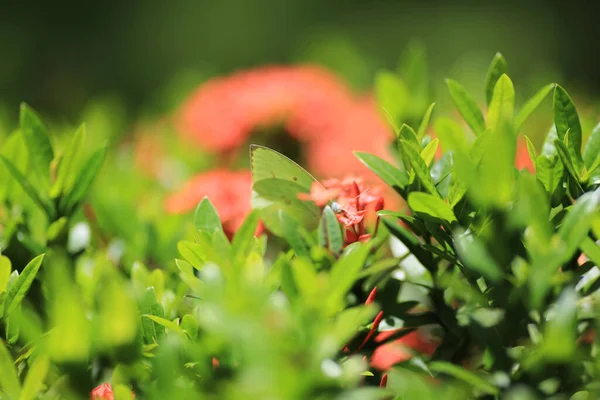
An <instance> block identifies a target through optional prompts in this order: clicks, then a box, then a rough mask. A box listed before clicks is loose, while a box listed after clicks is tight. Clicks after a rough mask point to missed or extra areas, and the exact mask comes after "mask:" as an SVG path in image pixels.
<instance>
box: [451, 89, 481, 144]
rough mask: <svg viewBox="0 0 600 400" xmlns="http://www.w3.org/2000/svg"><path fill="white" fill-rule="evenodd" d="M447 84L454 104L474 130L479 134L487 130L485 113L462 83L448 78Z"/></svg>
mask: <svg viewBox="0 0 600 400" xmlns="http://www.w3.org/2000/svg"><path fill="white" fill-rule="evenodd" d="M446 84H447V85H448V90H449V91H450V96H452V101H453V102H454V105H455V106H456V108H457V109H458V111H460V113H461V115H462V116H463V118H464V119H465V121H466V122H467V124H468V125H469V126H470V127H471V129H472V130H473V132H474V133H475V134H477V135H479V134H481V133H483V131H484V130H485V120H484V119H483V114H482V113H481V110H480V109H479V106H478V105H477V103H476V102H475V100H473V98H472V97H471V96H470V95H469V93H468V92H467V91H466V90H465V88H464V87H463V86H462V85H461V84H460V83H458V82H456V81H453V80H452V79H446Z"/></svg>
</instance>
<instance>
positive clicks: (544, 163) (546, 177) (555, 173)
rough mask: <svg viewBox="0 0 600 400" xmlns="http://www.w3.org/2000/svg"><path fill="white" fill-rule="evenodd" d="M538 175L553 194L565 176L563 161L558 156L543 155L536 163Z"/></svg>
mask: <svg viewBox="0 0 600 400" xmlns="http://www.w3.org/2000/svg"><path fill="white" fill-rule="evenodd" d="M535 169H536V177H537V179H538V180H539V181H540V182H542V184H543V185H544V187H545V188H546V191H547V192H548V193H549V194H550V195H552V194H553V193H554V191H555V190H556V189H557V188H558V185H559V184H560V182H561V181H562V176H563V170H564V167H563V163H562V162H561V161H560V158H559V157H558V156H546V155H541V156H539V157H538V158H537V160H536V163H535Z"/></svg>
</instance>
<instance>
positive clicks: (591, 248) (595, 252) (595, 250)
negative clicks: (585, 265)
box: [580, 236, 600, 265]
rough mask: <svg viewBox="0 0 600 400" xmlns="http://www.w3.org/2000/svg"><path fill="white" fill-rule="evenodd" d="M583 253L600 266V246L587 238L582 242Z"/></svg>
mask: <svg viewBox="0 0 600 400" xmlns="http://www.w3.org/2000/svg"><path fill="white" fill-rule="evenodd" d="M580 249H581V251H583V252H584V253H585V255H586V256H587V257H588V258H589V259H590V260H592V262H593V263H594V264H596V265H600V246H598V245H597V244H596V243H595V242H594V241H593V240H592V239H590V238H589V237H588V236H586V237H585V238H584V239H583V241H582V242H581V246H580Z"/></svg>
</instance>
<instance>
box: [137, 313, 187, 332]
mask: <svg viewBox="0 0 600 400" xmlns="http://www.w3.org/2000/svg"><path fill="white" fill-rule="evenodd" d="M142 317H146V318H149V319H151V320H152V321H154V322H156V323H157V324H159V325H161V326H164V327H165V328H167V329H168V330H169V331H170V332H173V333H176V334H178V335H180V336H185V333H183V330H182V329H181V327H180V326H179V325H177V322H176V321H169V320H168V319H166V318H161V317H157V316H156V315H150V314H143V315H142Z"/></svg>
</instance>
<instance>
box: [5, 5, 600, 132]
mask: <svg viewBox="0 0 600 400" xmlns="http://www.w3.org/2000/svg"><path fill="white" fill-rule="evenodd" d="M594 25H595V13H594V12H593V10H591V9H589V8H588V7H586V6H585V4H583V2H581V3H579V2H576V1H570V2H567V1H529V2H524V1H502V2H500V1H481V0H479V1H465V0H462V1H453V2H447V1H441V0H439V1H436V0H409V1H400V0H396V1H394V0H368V1H359V0H329V1H322V0H252V1H249V0H212V1H205V0H174V1H170V2H165V1H140V0H138V1H133V0H132V1H108V2H107V1H104V2H81V1H74V0H65V1H54V2H46V1H34V2H2V5H0V104H1V105H2V107H3V109H4V112H9V113H10V114H14V116H16V114H17V105H18V103H19V102H20V101H26V102H28V103H29V104H31V105H32V106H33V107H35V108H36V109H38V110H39V111H40V112H42V113H43V114H52V115H54V116H59V117H62V118H65V119H67V120H70V121H71V122H78V120H79V118H80V117H81V112H82V110H83V109H84V107H85V105H86V104H87V102H88V101H90V99H96V98H99V97H101V98H111V99H116V100H115V101H118V102H120V103H121V104H122V107H120V108H121V109H122V110H124V111H125V113H126V115H127V118H129V119H134V118H139V116H140V115H148V114H151V115H155V114H159V113H161V112H164V111H168V110H169V109H170V108H172V107H173V106H174V105H176V104H177V103H178V102H180V101H181V98H182V94H183V93H185V92H186V91H188V90H190V89H191V88H193V87H194V86H195V85H197V84H199V83H201V82H202V81H203V80H205V79H206V78H207V77H210V76H213V75H215V74H225V73H228V72H231V71H234V70H236V69H240V68H248V67H253V66H258V65H263V64H269V63H295V62H299V61H316V62H319V63H321V64H324V65H326V66H329V67H330V68H332V69H334V70H335V71H337V72H338V73H339V74H341V75H342V76H343V77H344V78H345V79H346V80H347V81H348V82H349V83H350V84H351V85H352V86H353V87H355V88H357V89H365V88H369V87H370V86H371V83H372V80H373V78H374V75H375V73H376V71H378V70H380V69H382V68H388V69H393V68H395V65H396V63H397V60H398V57H399V55H400V54H401V52H402V51H403V50H404V49H405V47H406V45H407V43H408V42H409V41H411V40H413V39H419V40H421V41H422V42H423V43H424V44H425V46H426V47H427V50H428V55H429V60H430V66H431V77H432V79H434V81H433V82H434V83H439V82H442V83H443V81H442V80H443V78H444V77H446V76H452V77H453V78H455V79H458V80H462V81H463V82H464V83H465V86H467V88H469V86H471V88H473V89H478V87H473V86H477V85H479V87H482V86H483V82H482V81H483V79H482V76H483V75H484V71H485V69H486V68H487V65H488V64H489V61H490V59H491V57H492V55H493V54H494V53H495V52H496V51H500V52H502V53H503V54H504V55H505V57H506V58H507V60H508V62H509V64H510V69H511V76H512V77H513V79H514V80H515V81H516V84H521V85H523V82H525V83H524V84H525V85H526V88H530V90H528V93H525V94H524V95H528V94H531V93H532V92H533V90H534V87H535V88H537V87H539V86H541V85H542V84H544V83H547V82H548V81H550V80H560V81H561V82H562V83H563V84H564V85H566V86H567V87H568V88H569V89H571V91H572V92H576V93H579V94H580V95H583V96H588V95H590V94H591V93H594V91H597V90H598V89H599V88H600V82H599V81H598V79H597V78H598V73H597V58H598V54H600V53H599V51H598V50H600V42H599V41H597V40H593V37H594ZM467 65H468V67H467ZM480 81H481V82H480ZM471 82H473V83H471ZM521 87H522V86H521ZM479 92H481V91H479ZM7 110H8V111H7Z"/></svg>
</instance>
